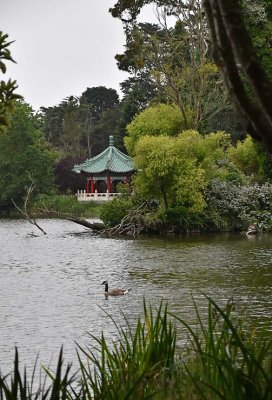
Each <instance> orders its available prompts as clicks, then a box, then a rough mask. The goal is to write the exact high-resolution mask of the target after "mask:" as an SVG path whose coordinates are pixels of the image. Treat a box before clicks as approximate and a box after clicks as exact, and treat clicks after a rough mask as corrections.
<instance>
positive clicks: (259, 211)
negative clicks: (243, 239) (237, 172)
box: [205, 180, 272, 230]
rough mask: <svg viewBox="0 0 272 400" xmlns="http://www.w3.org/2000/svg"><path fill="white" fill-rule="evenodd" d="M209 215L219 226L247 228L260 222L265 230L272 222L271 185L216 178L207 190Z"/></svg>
mask: <svg viewBox="0 0 272 400" xmlns="http://www.w3.org/2000/svg"><path fill="white" fill-rule="evenodd" d="M205 199H206V202H207V205H208V207H207V215H206V216H207V218H209V219H210V224H211V225H213V224H214V225H215V226H217V227H218V228H219V229H225V230H230V229H241V228H244V229H245V228H247V226H248V225H249V224H252V223H255V222H257V223H258V225H259V227H260V228H261V229H263V230H270V229H271V225H272V213H271V210H272V185H271V184H270V183H265V184H263V185H260V184H253V185H250V186H244V185H237V184H235V183H234V182H229V181H219V180H213V181H211V182H210V184H209V187H208V189H207V191H206V193H205Z"/></svg>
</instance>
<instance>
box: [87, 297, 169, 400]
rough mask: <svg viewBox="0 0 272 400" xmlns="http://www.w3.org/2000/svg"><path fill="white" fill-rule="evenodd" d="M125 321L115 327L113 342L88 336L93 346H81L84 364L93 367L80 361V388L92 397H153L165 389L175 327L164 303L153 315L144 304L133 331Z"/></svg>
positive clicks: (159, 394)
mask: <svg viewBox="0 0 272 400" xmlns="http://www.w3.org/2000/svg"><path fill="white" fill-rule="evenodd" d="M108 317H109V318H111V316H110V315H108ZM126 322H127V324H126V326H125V327H122V328H121V327H120V328H119V327H117V329H118V334H119V338H118V341H116V342H115V343H113V345H111V344H110V343H107V342H106V340H105V338H104V336H103V335H102V337H101V338H96V337H92V338H93V339H94V340H95V343H96V344H95V345H94V346H93V349H90V350H89V351H85V350H84V349H82V348H81V350H82V352H83V354H84V355H85V356H86V358H87V361H88V365H90V366H94V372H92V367H90V368H86V367H84V364H83V362H82V361H81V373H82V376H83V384H84V390H85V392H88V393H93V398H101V395H102V396H103V398H104V399H112V400H114V399H120V400H124V399H136V398H139V399H148V398H156V396H161V395H163V393H165V391H166V390H167V389H166V388H165V389H164V387H163V382H165V383H166V382H167V381H168V380H169V381H171V377H172V376H173V372H174V362H175V350H176V330H175V327H174V324H173V322H171V321H170V319H169V317H168V313H167V305H166V306H163V304H162V303H161V305H160V307H159V309H158V310H156V313H155V315H154V314H153V311H152V309H151V307H150V308H147V307H146V305H145V303H144V315H143V322H142V320H141V319H140V318H139V319H138V322H137V325H136V328H135V329H133V330H132V329H131V326H130V325H129V323H128V321H127V320H126ZM97 350H98V351H97ZM160 383H162V385H161V387H160Z"/></svg>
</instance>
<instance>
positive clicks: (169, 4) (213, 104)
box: [111, 0, 229, 128]
mask: <svg viewBox="0 0 272 400" xmlns="http://www.w3.org/2000/svg"><path fill="white" fill-rule="evenodd" d="M148 3H153V4H156V5H157V6H158V7H157V18H158V24H150V23H144V24H143V23H137V19H136V17H137V15H138V14H139V13H140V10H141V8H142V7H143V5H145V4H148ZM162 5H163V6H164V7H161V6H162ZM111 12H112V15H113V16H117V17H119V18H120V19H121V20H122V21H123V22H124V28H125V32H126V50H125V52H124V54H122V55H117V56H116V59H117V61H118V67H119V68H120V69H124V70H127V71H128V72H130V73H135V72H137V71H145V73H148V74H149V78H150V79H151V80H152V81H153V83H154V84H155V86H156V88H157V92H158V94H157V96H158V95H159V96H160V97H161V98H162V96H164V98H165V100H166V101H171V102H174V103H175V104H176V105H177V106H178V107H179V108H180V110H181V112H182V114H183V117H184V120H185V124H186V128H190V127H194V128H201V127H203V126H205V124H207V121H208V120H209V119H211V118H212V117H214V115H216V114H217V113H219V112H220V111H222V110H224V109H226V108H228V107H229V102H228V97H227V95H226V91H225V89H224V86H223V81H222V79H221V77H220V74H219V70H218V67H217V66H216V65H215V64H214V62H213V61H212V58H211V53H210V51H209V46H208V41H207V39H208V31H207V26H206V19H205V16H204V14H203V10H202V7H201V2H200V0H197V1H196V0H187V1H185V2H180V1H178V0H176V1H174V0H172V1H165V2H162V1H134V2H131V1H128V2H122V1H119V2H118V3H116V5H115V6H114V8H113V9H111ZM169 15H171V16H172V17H173V18H175V19H176V23H175V25H174V27H172V26H170V27H169V25H168V16H169ZM192 111H193V113H194V119H193V120H192V119H191V118H190V121H188V122H187V121H186V119H187V113H188V112H189V115H190V117H191V112H192ZM191 124H193V125H191Z"/></svg>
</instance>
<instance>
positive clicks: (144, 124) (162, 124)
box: [124, 104, 185, 156]
mask: <svg viewBox="0 0 272 400" xmlns="http://www.w3.org/2000/svg"><path fill="white" fill-rule="evenodd" d="M184 128H185V122H184V118H183V115H182V113H181V112H180V110H179V108H178V107H177V106H175V105H169V104H157V105H154V106H150V107H148V108H146V109H145V110H144V111H142V112H141V113H140V114H138V115H137V116H136V117H135V118H134V119H133V120H132V122H131V123H130V124H129V125H128V126H127V132H128V134H127V136H126V137H125V139H124V140H125V146H126V148H127V150H128V152H129V154H130V155H132V156H133V155H134V154H135V146H136V143H137V141H138V140H139V139H140V138H141V137H142V136H146V135H149V136H159V135H163V136H177V135H178V134H179V133H180V132H181V131H182V130H183V129H184Z"/></svg>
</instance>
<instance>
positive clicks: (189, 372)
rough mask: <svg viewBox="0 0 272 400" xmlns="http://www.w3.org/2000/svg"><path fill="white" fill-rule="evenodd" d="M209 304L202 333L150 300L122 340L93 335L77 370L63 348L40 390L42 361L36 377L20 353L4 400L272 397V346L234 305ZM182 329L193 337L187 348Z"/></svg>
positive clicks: (0, 393)
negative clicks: (240, 318) (242, 318)
mask: <svg viewBox="0 0 272 400" xmlns="http://www.w3.org/2000/svg"><path fill="white" fill-rule="evenodd" d="M207 302H208V311H207V317H206V318H203V317H200V314H199V311H198V308H197V306H196V305H195V312H196V317H197V322H198V324H197V328H194V329H193V328H192V327H191V326H190V325H189V324H188V323H187V322H186V321H184V320H182V319H181V318H180V317H179V316H177V315H174V314H172V313H171V312H169V311H168V307H167V304H165V303H163V302H161V304H160V306H159V308H158V309H157V310H155V311H154V310H153V309H152V308H151V306H149V307H148V306H147V305H146V304H145V303H144V305H143V308H144V310H143V318H140V317H139V319H138V321H137V324H136V326H135V328H132V327H131V325H130V324H129V322H128V321H127V320H126V319H125V320H126V324H125V327H120V326H117V324H115V326H116V329H117V333H118V339H117V340H115V341H113V342H108V341H107V340H106V339H105V337H104V335H103V334H102V336H101V337H95V336H90V339H91V343H92V345H90V346H89V347H88V348H86V349H85V348H82V347H80V346H78V359H79V366H80V367H79V370H78V371H77V372H76V373H72V370H71V364H68V365H67V366H66V367H64V363H63V354H62V349H61V351H60V354H59V359H58V364H57V368H56V372H55V373H53V372H52V371H51V370H49V369H46V368H44V370H45V372H46V375H47V380H46V379H45V380H44V382H42V383H40V386H39V388H38V389H36V390H34V386H35V385H34V384H33V382H34V380H35V375H36V372H37V371H36V369H37V368H36V367H37V364H36V365H35V368H34V371H33V373H32V376H31V379H30V380H28V377H27V373H26V369H24V372H23V373H21V372H20V369H19V357H18V351H17V349H16V351H15V361H14V371H13V373H12V374H11V375H10V376H3V375H2V374H0V399H10V400H13V399H14V400H15V399H16V400H17V399H20V400H25V399H28V400H32V399H35V400H36V399H42V400H47V399H50V400H53V399H54V400H55V399H63V400H64V399H71V400H72V399H73V400H76V399H82V400H85V399H86V400H87V399H88V400H94V399H95V400H97V399H101V400H102V399H105V400H108V399H109V400H115V399H116V400H117V399H118V400H125V399H156V400H157V399H158V400H160V399H161V400H162V399H166V400H168V399H169V400H172V399H186V400H188V399H189V400H190V399H204V400H206V399H207V400H210V399H226V400H227V399H235V400H237V399H239V400H240V399H244V400H248V399H260V400H261V399H263V400H269V399H272V368H271V367H272V341H270V340H267V339H265V338H264V336H263V335H261V334H260V333H259V334H258V336H257V335H256V334H255V332H254V331H252V332H246V331H245V330H244V329H243V324H242V323H241V322H240V321H235V319H234V317H233V315H232V310H233V304H232V303H231V302H229V303H228V304H227V305H226V307H225V308H224V309H222V308H221V307H219V306H218V305H217V304H216V303H215V302H214V301H213V300H212V299H210V298H207ZM108 317H109V318H111V316H110V315H108ZM111 319H112V318H111ZM112 321H113V322H114V319H112ZM180 325H181V326H182V327H183V328H185V329H186V332H187V333H186V341H184V343H185V342H186V345H182V346H180V345H178V344H177V332H178V331H179V327H180ZM48 378H49V379H50V381H49V382H48Z"/></svg>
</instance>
